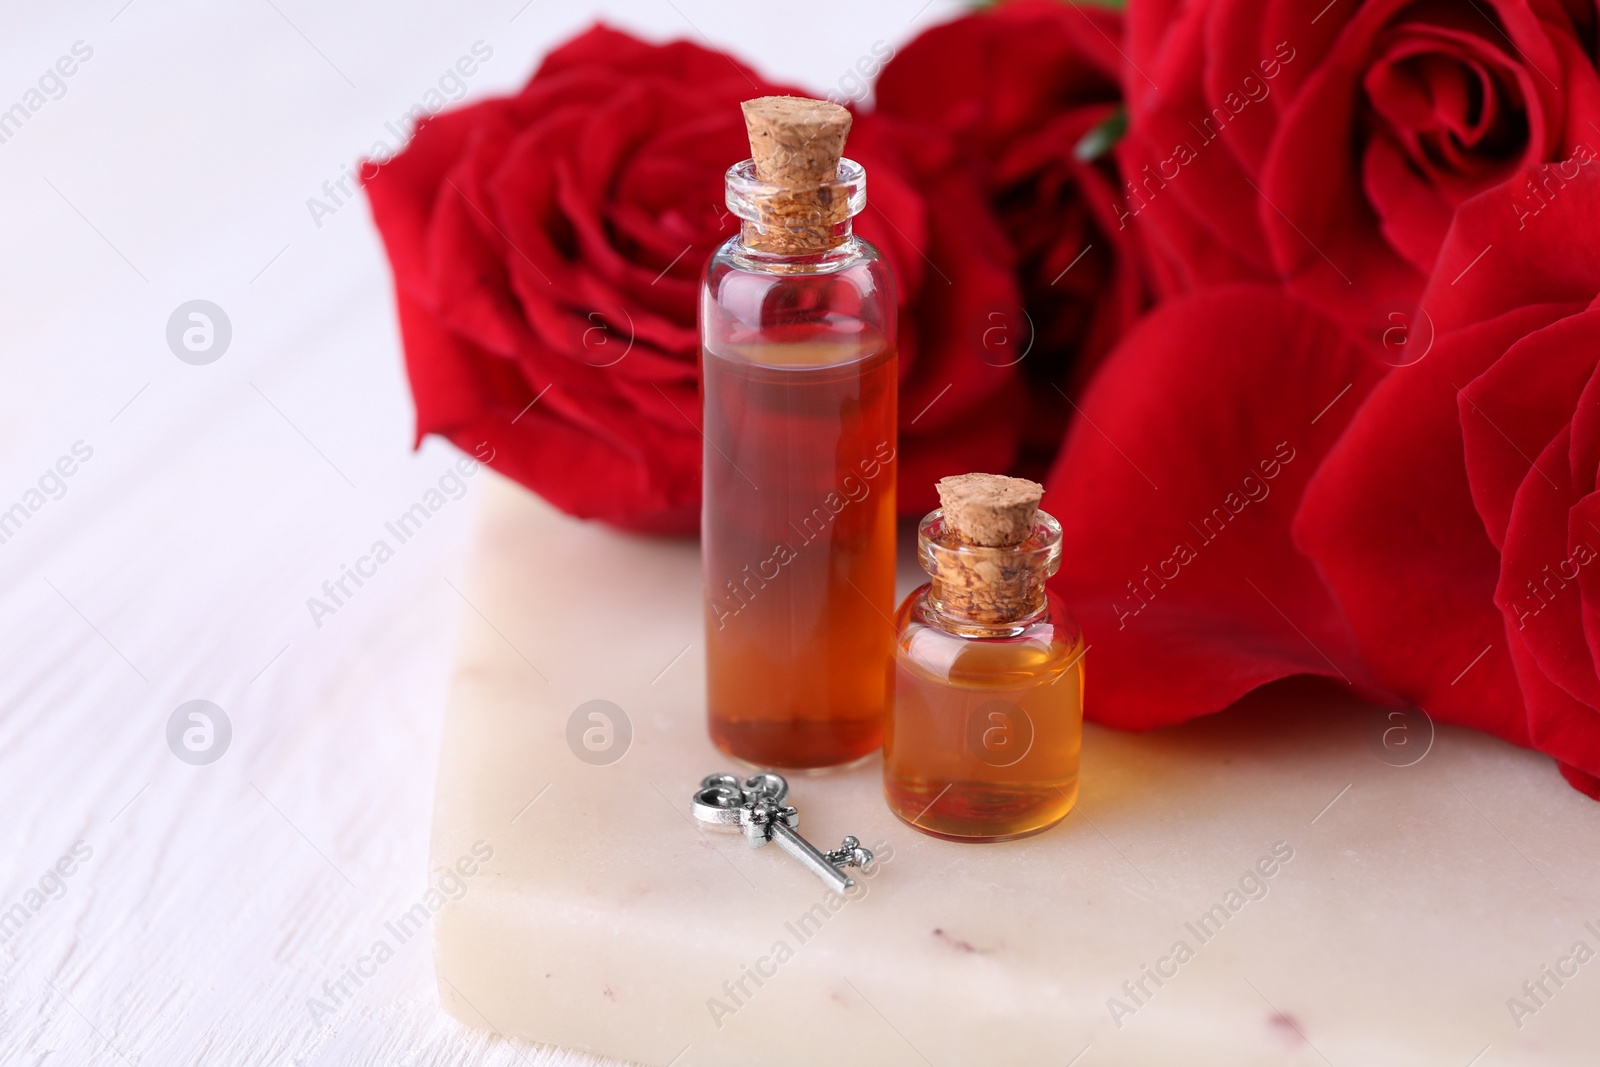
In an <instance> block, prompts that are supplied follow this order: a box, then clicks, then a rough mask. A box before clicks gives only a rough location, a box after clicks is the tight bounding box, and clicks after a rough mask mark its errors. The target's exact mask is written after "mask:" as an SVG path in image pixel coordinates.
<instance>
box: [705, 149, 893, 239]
mask: <svg viewBox="0 0 1600 1067" xmlns="http://www.w3.org/2000/svg"><path fill="white" fill-rule="evenodd" d="M725 184H726V201H727V204H728V210H729V211H732V212H733V213H734V215H736V216H737V217H739V218H741V219H743V220H744V221H746V222H770V220H769V219H768V218H766V217H765V216H763V215H762V213H761V210H760V204H761V202H762V201H764V200H771V199H772V198H774V197H778V196H787V197H793V196H795V195H796V194H806V193H815V192H820V191H821V190H824V189H826V190H829V191H830V192H831V193H832V194H833V197H835V198H838V199H842V200H843V201H844V203H845V213H844V217H845V218H847V219H849V218H854V217H855V216H857V215H859V214H861V212H862V211H864V210H866V206H867V169H866V168H865V167H863V166H862V165H861V164H859V163H857V162H856V161H855V160H853V159H840V160H839V169H838V171H837V174H836V176H835V178H834V180H833V181H830V182H821V183H819V184H817V185H814V186H811V187H809V188H794V187H791V186H786V185H773V184H771V183H769V182H764V181H761V180H760V179H759V178H757V177H756V161H755V160H754V159H746V160H744V161H742V162H739V163H735V164H734V165H733V166H731V167H729V168H728V172H727V176H726V183H725ZM807 224H810V222H809V220H808V222H807Z"/></svg>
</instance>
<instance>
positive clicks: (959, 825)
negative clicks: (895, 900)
mask: <svg viewBox="0 0 1600 1067" xmlns="http://www.w3.org/2000/svg"><path fill="white" fill-rule="evenodd" d="M938 517H939V512H934V513H933V515H931V516H929V518H928V519H926V520H924V522H923V525H922V530H921V531H920V537H919V549H921V550H922V554H923V559H924V562H925V564H926V563H927V561H928V560H929V558H930V557H929V551H928V550H929V547H930V546H929V543H928V538H929V530H930V528H931V529H932V530H933V532H934V533H933V536H934V539H935V545H934V548H937V547H938V541H939V539H940V534H941V530H940V527H939V524H938ZM1040 519H1041V523H1040V526H1039V527H1038V530H1037V531H1036V533H1035V535H1034V536H1033V537H1032V538H1030V539H1029V541H1028V542H1027V543H1025V544H1024V545H1023V546H1021V547H1020V548H1019V549H1018V550H1017V551H1016V553H1015V557H1016V558H1015V559H1013V561H1012V563H1011V565H1012V566H1013V567H1037V568H1040V575H1039V577H1038V586H1039V588H1038V589H1037V591H1036V593H1035V595H1034V596H1033V597H1032V600H1033V604H1032V610H1031V611H1028V612H1026V613H1022V614H1020V615H1019V616H1018V617H1017V618H1015V619H1013V620H1009V621H1007V622H1005V623H995V622H994V621H993V620H990V621H987V622H984V623H979V622H975V621H973V620H972V619H970V618H963V617H962V616H961V614H960V613H959V612H955V611H950V610H945V608H944V607H943V606H942V601H941V597H940V596H939V589H938V586H939V582H938V580H937V578H936V580H935V581H934V582H930V583H929V584H927V585H924V586H922V587H921V588H920V589H918V590H916V591H915V592H913V593H912V594H911V595H910V596H909V597H907V598H906V601H905V603H904V604H903V605H902V606H901V608H900V611H899V613H898V615H897V617H896V620H895V622H896V630H897V635H896V642H895V650H894V661H893V665H892V666H891V668H890V671H889V673H890V678H891V685H892V686H893V697H892V703H891V710H890V713H889V716H888V721H887V727H886V732H885V736H884V773H883V783H884V795H885V797H886V799H887V800H888V803H889V807H890V809H891V810H893V811H894V813H895V814H896V815H897V816H899V817H900V818H901V819H902V820H903V821H905V822H907V823H909V824H911V825H912V826H913V827H915V828H916V829H918V830H921V831H922V832H923V833H927V834H931V835H933V836H935V837H943V838H947V839H951V840H959V841H1006V840H1010V839H1012V838H1017V837H1026V836H1028V835H1030V834H1035V833H1039V832H1041V831H1043V830H1047V829H1049V828H1050V827H1051V826H1054V825H1055V824H1056V823H1058V822H1060V821H1061V820H1062V819H1064V818H1066V816H1067V814H1068V812H1070V811H1071V810H1072V806H1073V804H1074V803H1075V802H1076V801H1077V797H1078V760H1079V751H1080V747H1081V743H1082V737H1083V652H1084V645H1083V637H1082V634H1081V632H1080V631H1079V629H1078V626H1077V623H1076V622H1075V621H1074V619H1073V617H1072V615H1071V613H1070V612H1069V611H1068V610H1067V608H1066V606H1065V605H1064V604H1063V603H1062V602H1061V601H1060V599H1059V598H1058V597H1056V595H1055V594H1054V593H1049V592H1047V591H1045V590H1044V588H1043V578H1044V577H1046V576H1047V574H1046V573H1044V572H1045V571H1051V572H1053V570H1054V565H1055V561H1057V560H1059V552H1060V528H1059V526H1057V525H1056V524H1055V520H1053V519H1050V518H1049V517H1048V516H1045V515H1043V514H1042V513H1041V514H1040ZM1052 539H1053V540H1052ZM951 551H962V550H961V549H951ZM1052 553H1054V555H1053V557H1052ZM930 569H931V568H930Z"/></svg>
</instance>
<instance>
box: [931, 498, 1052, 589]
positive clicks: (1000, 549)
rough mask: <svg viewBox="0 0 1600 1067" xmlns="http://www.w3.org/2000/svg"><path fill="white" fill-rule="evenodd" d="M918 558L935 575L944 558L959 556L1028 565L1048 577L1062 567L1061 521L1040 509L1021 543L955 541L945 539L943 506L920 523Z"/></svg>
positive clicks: (967, 559)
mask: <svg viewBox="0 0 1600 1067" xmlns="http://www.w3.org/2000/svg"><path fill="white" fill-rule="evenodd" d="M917 558H918V559H919V560H920V561H921V563H922V568H923V570H925V571H927V572H928V573H929V574H930V575H934V576H935V577H937V575H938V571H939V567H940V560H941V559H943V560H946V561H951V562H953V561H954V560H956V559H960V560H963V561H965V563H966V564H967V565H968V566H971V565H972V564H976V563H978V562H980V561H983V562H990V563H996V564H1000V565H1002V566H1004V567H1006V568H1008V569H1011V568H1024V567H1025V568H1027V569H1028V570H1030V571H1033V572H1034V573H1035V574H1037V575H1038V576H1039V577H1040V578H1049V577H1051V576H1052V575H1054V574H1055V573H1056V571H1058V570H1060V569H1061V523H1060V522H1058V521H1056V518H1055V516H1053V515H1050V514H1047V513H1045V512H1043V511H1040V512H1038V513H1036V515H1035V517H1034V522H1033V531H1032V532H1031V533H1029V534H1028V537H1027V540H1025V541H1023V542H1022V543H1021V544H1020V545H1005V546H989V545H964V544H952V543H951V542H949V541H948V540H946V539H945V529H944V509H943V508H935V509H934V510H933V511H930V512H929V513H928V514H927V515H925V516H924V517H923V519H922V521H921V522H920V523H918V524H917Z"/></svg>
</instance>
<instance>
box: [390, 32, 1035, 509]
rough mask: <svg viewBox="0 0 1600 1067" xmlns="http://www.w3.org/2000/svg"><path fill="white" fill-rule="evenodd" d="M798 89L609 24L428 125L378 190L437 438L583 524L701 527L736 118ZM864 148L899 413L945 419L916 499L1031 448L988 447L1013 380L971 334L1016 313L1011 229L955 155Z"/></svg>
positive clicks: (868, 229) (923, 425)
mask: <svg viewBox="0 0 1600 1067" xmlns="http://www.w3.org/2000/svg"><path fill="white" fill-rule="evenodd" d="M784 92H792V90H789V89H786V88H785V87H782V86H778V85H773V84H771V83H768V82H766V81H765V80H763V79H761V78H760V77H759V76H758V75H756V74H754V73H753V72H752V71H750V70H749V69H748V68H746V67H744V66H743V65H741V64H739V63H737V62H736V61H734V60H731V59H729V58H728V57H727V56H725V55H723V54H721V53H719V52H715V51H710V50H708V49H705V48H701V47H700V46H698V45H695V44H690V43H687V42H681V41H680V42H674V43H671V44H666V45H654V44H649V43H646V42H644V41H640V40H637V39H635V38H633V37H630V36H628V35H627V34H624V33H620V32H617V31H615V30H611V29H608V28H605V27H597V28H595V29H592V30H590V31H589V32H587V33H585V34H583V35H581V36H579V37H578V38H576V39H574V40H573V41H571V42H569V43H568V44H566V45H565V46H563V47H561V48H559V49H557V50H556V51H554V52H552V53H551V54H550V55H549V56H548V57H547V58H546V60H545V61H544V63H543V64H542V65H541V66H540V67H539V70H538V71H537V72H536V73H535V74H534V76H533V78H532V79H531V80H530V81H529V82H528V84H527V85H526V86H525V87H524V88H523V89H522V91H521V92H520V93H518V94H517V95H515V96H512V97H508V98H504V99H497V100H489V101H486V102H483V103H480V104H476V105H473V106H470V107H466V108H463V109H461V110H458V111H454V112H450V113H445V114H441V115H439V116H437V117H435V118H433V119H430V120H427V121H425V122H423V123H422V124H421V125H420V126H419V128H418V129H417V131H416V133H415V135H414V136H413V138H412V140H411V142H410V144H409V145H408V146H407V147H406V148H405V150H404V151H402V152H401V153H400V154H399V155H397V156H396V157H395V158H394V159H393V160H391V161H388V162H386V163H384V164H383V165H382V166H381V167H379V168H378V169H377V171H376V173H375V174H372V175H371V176H370V177H369V178H368V180H367V183H366V185H367V190H368V195H369V197H370V199H371V203H372V211H373V217H374V219H375V221H376V223H377V226H378V229H379V231H380V232H381V234H382V236H383V239H384V242H385V245H386V247H387V249H388V253H389V259H390V263H391V265H392V267H393V270H394V275H395V289H396V297H397V303H398V305H399V313H400V326H401V333H402V337H403V340H404V342H405V350H406V366H407V370H408V373H409V375H410V378H411V387H412V395H413V397H414V399H415V402H416V405H417V430H418V435H419V437H420V436H421V435H422V434H426V433H438V434H442V435H444V436H447V437H449V438H450V439H451V440H453V441H455V442H456V443H457V444H458V445H460V446H461V447H463V448H465V449H467V450H468V451H480V450H482V449H481V446H483V445H487V448H488V449H492V456H493V458H492V459H491V460H490V462H491V465H493V466H494V467H496V468H497V469H499V470H500V471H502V472H503V473H505V474H507V475H510V476H511V477H513V478H515V479H517V480H518V481H520V482H522V483H523V484H525V485H527V486H529V487H530V488H532V489H534V490H535V491H537V492H538V493H540V494H541V495H542V496H544V497H545V498H546V499H548V500H550V501H551V502H552V503H554V504H556V505H557V506H558V507H560V508H562V509H563V510H565V511H568V512H570V513H572V514H575V515H579V516H583V517H588V518H598V519H602V520H605V521H607V522H611V523H614V524H617V525H620V526H625V527H629V528H633V529H639V530H645V531H655V532H689V531H693V530H694V529H695V527H696V524H697V521H698V515H699V495H700V455H701V449H702V447H703V446H702V443H701V438H700V431H699V420H700V411H699V400H698V396H697V373H696V362H697V355H698V350H699V341H698V331H697V328H696V323H695V313H696V303H697V299H696V297H697V291H698V282H699V276H700V272H701V270H702V268H703V266H704V263H705V261H706V259H707V258H708V257H709V256H710V254H711V252H712V250H713V249H714V248H715V247H716V246H717V245H718V244H719V243H721V242H722V241H723V240H724V239H726V238H727V237H728V236H729V235H730V234H732V233H733V232H734V231H735V229H736V223H737V220H736V219H735V218H733V217H732V216H731V215H730V214H729V212H728V211H727V210H726V208H725V207H724V204H723V173H724V171H725V170H726V169H727V167H728V166H729V165H730V164H732V163H734V162H737V161H738V160H740V159H743V158H745V157H746V156H747V155H748V154H749V149H748V143H747V141H746V138H745V133H744V127H743V120H742V117H741V114H740V111H739V102H740V101H742V100H745V99H748V98H750V97H754V96H760V95H765V94H770V93H784ZM849 151H850V154H851V156H852V157H853V158H856V159H858V160H860V161H861V162H862V163H863V164H864V165H865V166H866V167H867V170H868V178H869V188H868V196H869V207H868V209H867V211H866V213H864V214H863V215H862V216H861V217H859V218H858V219H857V224H858V225H857V229H858V232H860V233H861V234H862V235H863V236H865V237H866V238H867V239H868V240H871V241H873V242H874V243H875V244H877V245H878V246H879V247H880V248H881V249H882V250H883V251H884V253H885V255H886V256H887V257H888V258H889V260H890V261H891V264H892V266H893V267H894V268H895V269H896V272H897V275H898V277H899V280H900V283H901V290H902V292H901V296H902V318H903V329H902V338H903V344H902V352H901V358H902V361H903V363H902V397H901V403H902V407H903V409H904V410H906V411H907V418H908V419H910V418H911V417H912V416H914V415H916V414H917V413H918V412H919V411H922V409H924V408H926V409H927V410H926V411H925V412H923V417H922V418H921V419H919V420H918V421H917V422H916V423H915V424H914V425H913V426H912V427H909V428H908V431H909V432H907V433H905V434H903V435H902V441H901V448H902V461H903V464H904V470H905V472H906V473H905V475H904V477H905V478H906V480H907V484H908V485H912V486H916V485H927V484H931V479H932V478H934V477H937V476H938V475H939V474H946V473H951V472H952V471H953V470H955V469H958V468H964V466H965V465H968V464H970V465H972V466H978V467H982V466H1001V465H1004V463H1007V462H1009V461H1010V459H1011V458H1012V455H1013V454H1014V451H1015V439H1016V433H1015V431H1014V430H1010V431H1008V430H1004V429H1001V430H1000V431H999V432H997V433H989V432H987V431H988V429H989V426H990V424H991V423H1002V424H1003V414H1004V411H1005V409H1006V408H1007V407H1008V406H1009V404H1011V403H1012V402H1014V392H1015V390H1016V386H1015V384H1014V382H1013V378H1014V372H1011V371H1009V370H1005V369H997V368H993V367H989V366H987V365H985V364H983V363H982V362H981V361H980V360H978V359H976V358H975V357H974V356H973V355H972V354H971V353H970V351H968V346H967V344H966V343H965V335H964V334H963V333H961V332H960V331H956V330H954V328H953V324H957V323H963V322H965V321H967V320H968V318H970V317H971V316H972V315H974V314H975V311H974V310H973V309H974V308H975V307H976V306H978V305H980V304H982V303H984V302H989V301H996V300H1004V299H1007V298H1010V299H1015V297H1014V293H1015V286H1014V282H1013V281H1012V279H1011V277H1010V275H1009V273H1008V272H1007V270H1006V252H1005V249H1004V247H1003V243H1002V240H1001V238H1000V236H999V234H998V230H997V227H996V224H995V223H994V222H993V220H992V219H990V218H989V217H988V215H987V213H986V212H985V211H984V209H983V206H982V203H981V200H980V198H979V197H978V195H977V193H976V191H969V189H968V186H967V184H964V183H963V182H964V180H963V178H962V176H961V174H960V171H959V167H958V166H956V160H955V159H954V157H953V154H952V153H951V152H950V150H949V149H948V146H941V145H938V144H925V143H916V144H914V143H910V142H909V141H908V139H907V138H905V137H903V136H902V135H901V134H900V133H899V132H898V131H897V130H895V129H893V128H892V127H890V126H889V125H888V124H887V123H886V122H876V123H874V122H866V121H863V122H862V123H860V124H859V128H858V131H857V133H856V134H855V135H854V136H853V137H852V139H851V142H850V147H849ZM944 392H948V394H949V395H942V393H944ZM958 427H959V428H962V429H963V430H964V431H965V435H964V436H962V435H958V434H957V433H955V432H954V429H953V428H958ZM929 492H930V493H931V490H929ZM907 496H908V497H910V498H912V499H911V500H910V501H909V502H910V503H913V504H914V505H915V506H916V507H921V506H922V505H923V504H924V503H925V501H920V500H916V499H915V497H914V495H913V494H907Z"/></svg>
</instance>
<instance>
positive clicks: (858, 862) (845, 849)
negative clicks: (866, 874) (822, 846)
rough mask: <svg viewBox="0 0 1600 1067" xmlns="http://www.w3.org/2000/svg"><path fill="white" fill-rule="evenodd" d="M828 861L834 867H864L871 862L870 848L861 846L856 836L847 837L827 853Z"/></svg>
mask: <svg viewBox="0 0 1600 1067" xmlns="http://www.w3.org/2000/svg"><path fill="white" fill-rule="evenodd" d="M828 862H829V863H831V864H833V865H834V866H835V867H865V866H866V865H867V864H869V863H871V862H872V850H871V849H866V848H862V847H861V842H860V841H859V840H858V839H857V838H855V837H847V838H845V839H844V840H843V841H842V842H840V844H839V847H838V848H836V849H834V850H833V851H832V852H830V853H828Z"/></svg>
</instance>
